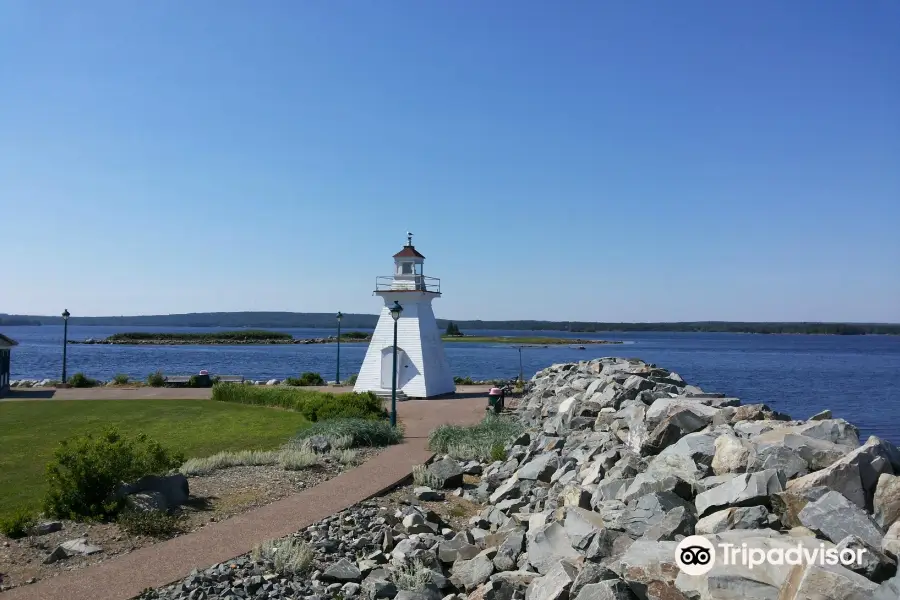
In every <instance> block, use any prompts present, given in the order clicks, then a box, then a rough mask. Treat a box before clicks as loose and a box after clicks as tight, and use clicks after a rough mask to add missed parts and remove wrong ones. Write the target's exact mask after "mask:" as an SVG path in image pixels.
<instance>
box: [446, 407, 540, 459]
mask: <svg viewBox="0 0 900 600" xmlns="http://www.w3.org/2000/svg"><path fill="white" fill-rule="evenodd" d="M522 431H523V427H522V425H521V424H520V423H518V422H517V421H515V420H513V419H511V418H504V417H500V416H496V415H488V416H486V417H485V418H484V420H483V421H482V422H481V423H479V424H477V425H473V426H471V427H460V426H458V425H441V426H440V427H438V428H437V429H435V430H434V431H432V432H431V435H429V436H428V448H429V449H430V450H431V451H433V452H437V453H440V454H449V455H450V456H452V457H453V458H456V459H458V460H472V459H475V460H482V461H488V460H502V459H505V457H506V451H505V447H506V445H507V444H508V443H509V442H511V441H512V440H514V439H515V438H516V437H518V436H519V435H520V434H521V433H522ZM501 454H502V458H501Z"/></svg>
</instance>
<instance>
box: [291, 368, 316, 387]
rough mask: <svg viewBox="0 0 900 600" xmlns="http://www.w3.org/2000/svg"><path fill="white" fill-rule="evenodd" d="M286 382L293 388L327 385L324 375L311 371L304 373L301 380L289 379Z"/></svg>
mask: <svg viewBox="0 0 900 600" xmlns="http://www.w3.org/2000/svg"><path fill="white" fill-rule="evenodd" d="M284 382H285V383H286V384H287V385H293V386H308V385H325V380H324V379H323V378H322V375H321V374H319V373H313V372H311V371H307V372H306V373H302V374H301V375H300V377H299V378H297V377H288V378H287V379H285V380H284Z"/></svg>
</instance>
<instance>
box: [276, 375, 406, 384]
mask: <svg viewBox="0 0 900 600" xmlns="http://www.w3.org/2000/svg"><path fill="white" fill-rule="evenodd" d="M392 377H393V376H392ZM279 383H281V382H280V381H278V380H277V379H270V380H268V381H267V382H266V385H278V384H279Z"/></svg>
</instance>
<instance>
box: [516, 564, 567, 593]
mask: <svg viewBox="0 0 900 600" xmlns="http://www.w3.org/2000/svg"><path fill="white" fill-rule="evenodd" d="M577 576H578V571H577V570H576V569H575V567H574V566H572V565H571V564H569V563H566V562H564V561H560V562H558V563H556V564H555V565H553V567H552V568H551V569H550V570H549V571H548V572H547V574H546V575H544V576H543V577H539V578H538V579H535V580H534V581H532V582H531V585H529V586H528V591H527V593H526V596H527V597H528V600H568V597H569V589H570V588H571V587H572V582H574V581H575V577H577Z"/></svg>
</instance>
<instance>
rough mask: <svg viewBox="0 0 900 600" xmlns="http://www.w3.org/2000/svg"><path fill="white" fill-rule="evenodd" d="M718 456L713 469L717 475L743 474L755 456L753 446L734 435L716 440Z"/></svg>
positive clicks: (713, 463) (716, 455)
mask: <svg viewBox="0 0 900 600" xmlns="http://www.w3.org/2000/svg"><path fill="white" fill-rule="evenodd" d="M715 445H716V454H715V456H714V457H713V461H712V468H713V472H714V473H715V474H716V475H722V474H724V473H742V472H744V471H746V470H747V464H748V463H749V462H750V457H751V455H752V454H753V452H754V451H753V445H752V444H751V443H750V442H748V441H746V440H742V439H741V438H739V437H737V436H734V435H722V436H719V437H718V438H716V443H715Z"/></svg>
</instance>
